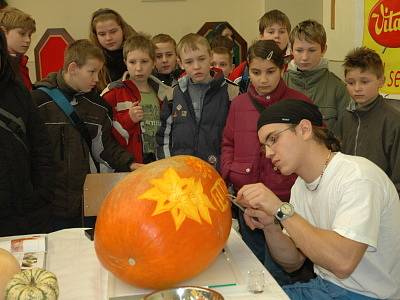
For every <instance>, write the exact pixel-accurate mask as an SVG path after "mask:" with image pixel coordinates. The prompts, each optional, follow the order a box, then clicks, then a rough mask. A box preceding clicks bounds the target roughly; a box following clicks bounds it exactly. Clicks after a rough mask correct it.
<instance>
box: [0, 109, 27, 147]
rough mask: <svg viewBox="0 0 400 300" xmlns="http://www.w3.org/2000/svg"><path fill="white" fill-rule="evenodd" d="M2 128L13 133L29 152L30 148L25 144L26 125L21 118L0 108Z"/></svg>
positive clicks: (0, 125) (0, 124)
mask: <svg viewBox="0 0 400 300" xmlns="http://www.w3.org/2000/svg"><path fill="white" fill-rule="evenodd" d="M0 127H1V128H3V129H5V130H7V131H9V132H11V133H12V135H13V136H14V137H15V138H16V139H17V141H18V142H20V143H21V144H22V146H24V148H25V150H26V151H27V152H29V148H28V146H27V145H26V143H25V142H24V139H25V138H26V128H25V123H24V121H23V120H22V119H21V118H17V117H16V116H14V115H13V114H12V113H10V112H8V111H6V110H5V109H2V108H0Z"/></svg>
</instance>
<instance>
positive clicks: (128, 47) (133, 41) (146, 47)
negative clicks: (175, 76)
mask: <svg viewBox="0 0 400 300" xmlns="http://www.w3.org/2000/svg"><path fill="white" fill-rule="evenodd" d="M134 50H142V51H143V52H147V53H148V54H149V57H150V58H151V60H153V61H154V60H155V59H156V47H155V45H154V44H153V42H152V41H151V39H150V36H148V35H146V34H143V33H140V34H138V35H134V36H131V37H129V38H128V39H127V40H126V41H125V43H124V49H123V56H124V60H126V58H127V56H128V53H129V52H131V51H134Z"/></svg>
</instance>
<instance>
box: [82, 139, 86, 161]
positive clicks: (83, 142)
mask: <svg viewBox="0 0 400 300" xmlns="http://www.w3.org/2000/svg"><path fill="white" fill-rule="evenodd" d="M81 145H82V152H83V157H84V158H86V149H85V141H84V140H83V137H82V136H81Z"/></svg>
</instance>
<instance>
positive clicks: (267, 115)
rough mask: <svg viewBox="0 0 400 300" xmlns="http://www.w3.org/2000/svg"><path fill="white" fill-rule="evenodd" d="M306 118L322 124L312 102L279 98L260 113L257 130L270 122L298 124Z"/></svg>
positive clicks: (320, 117)
mask: <svg viewBox="0 0 400 300" xmlns="http://www.w3.org/2000/svg"><path fill="white" fill-rule="evenodd" d="M303 119H307V120H309V121H310V122H311V123H312V124H313V125H315V126H324V125H323V121H322V115H321V112H320V111H319V109H318V107H317V106H316V105H314V104H312V103H309V102H305V101H303V100H297V99H285V100H281V101H279V102H277V103H275V104H273V105H271V106H269V107H267V108H266V109H265V110H264V111H263V112H262V113H261V115H260V118H259V119H258V123H257V130H259V129H260V128H261V127H262V126H264V125H267V124H272V123H287V124H298V123H300V121H301V120H303Z"/></svg>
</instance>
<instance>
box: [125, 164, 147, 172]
mask: <svg viewBox="0 0 400 300" xmlns="http://www.w3.org/2000/svg"><path fill="white" fill-rule="evenodd" d="M144 165H145V164H140V163H135V162H134V163H132V164H131V165H130V166H129V169H131V171H135V170H136V169H137V168H140V167H143V166H144Z"/></svg>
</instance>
